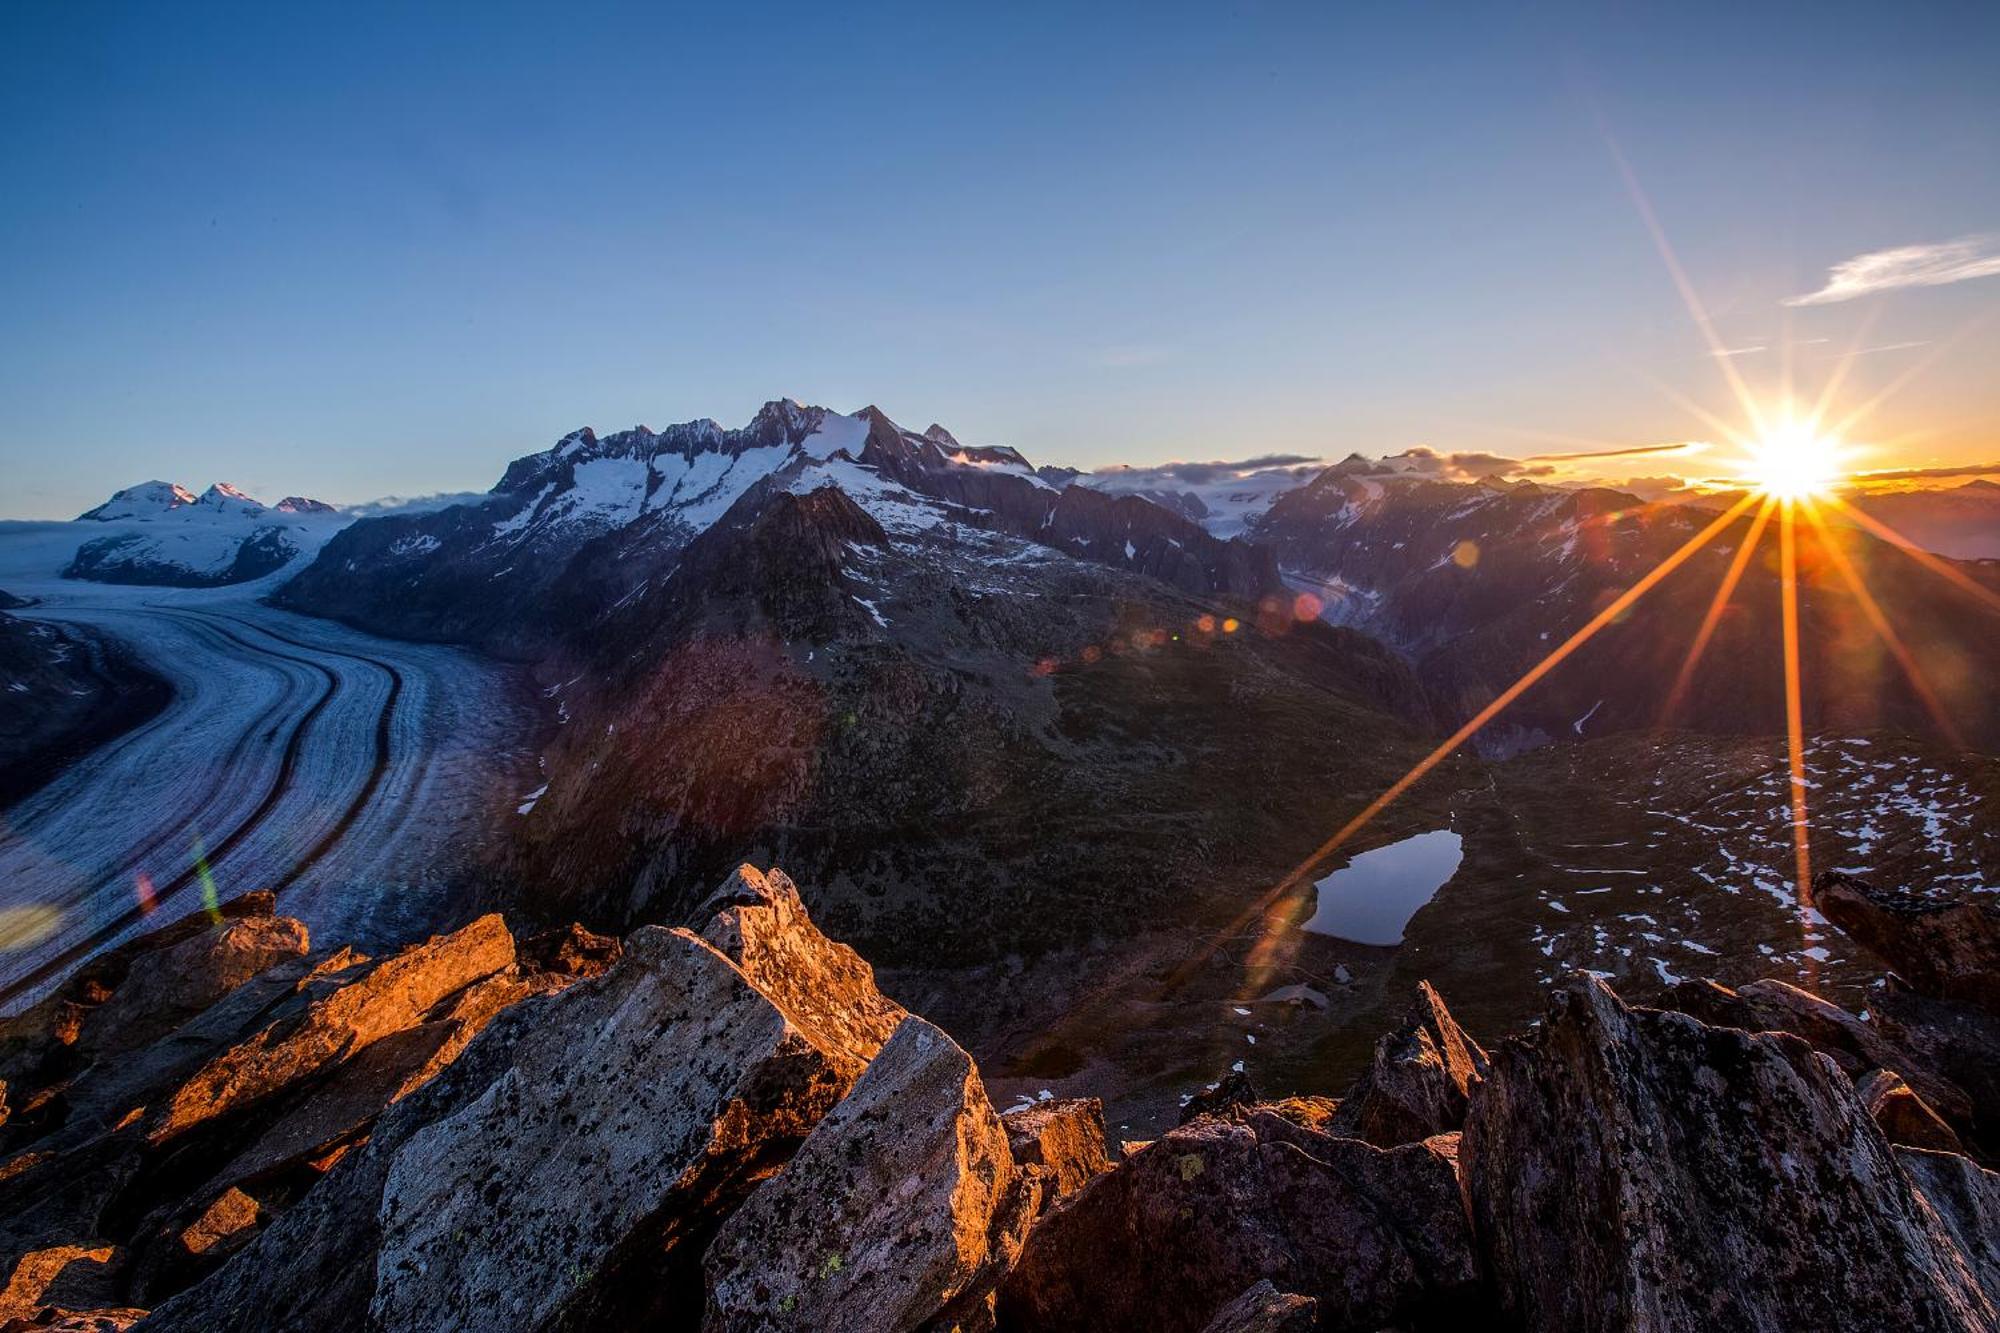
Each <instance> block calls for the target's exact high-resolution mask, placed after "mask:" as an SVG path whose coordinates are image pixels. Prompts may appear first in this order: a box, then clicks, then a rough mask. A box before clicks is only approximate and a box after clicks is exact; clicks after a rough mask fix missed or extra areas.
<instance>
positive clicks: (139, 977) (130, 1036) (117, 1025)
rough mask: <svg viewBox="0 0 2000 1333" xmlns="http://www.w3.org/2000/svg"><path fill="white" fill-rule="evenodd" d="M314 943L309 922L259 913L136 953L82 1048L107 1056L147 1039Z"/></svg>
mask: <svg viewBox="0 0 2000 1333" xmlns="http://www.w3.org/2000/svg"><path fill="white" fill-rule="evenodd" d="M197 919H198V920H204V923H205V919H204V918H197ZM307 944H308V936H307V933H306V928H305V925H304V924H303V923H301V922H298V921H295V920H293V919H292V918H290V917H285V916H253V917H246V918H243V919H240V920H233V921H232V920H224V921H223V922H222V923H221V924H219V925H215V926H212V927H209V928H208V929H205V930H202V931H200V932H198V933H196V934H194V935H192V936H190V937H189V938H187V939H184V940H182V941H180V942H179V943H177V944H173V945H170V946H168V947H166V948H161V949H152V950H148V951H147V952H145V953H142V954H140V955H139V956H138V957H137V958H135V959H133V961H132V965H131V968H130V970H129V971H128V972H127V973H126V975H125V978H124V980H123V981H122V982H120V983H119V985H118V988H117V989H116V990H115V991H113V992H112V993H111V998H110V999H108V1000H106V1001H105V1002H104V1003H103V1004H102V1005H100V1006H98V1007H97V1008H96V1009H95V1010H93V1011H92V1012H91V1013H90V1014H89V1015H88V1016H87V1017H86V1018H85V1019H84V1021H83V1025H82V1030H81V1032H80V1033H79V1035H78V1041H77V1045H78V1048H79V1050H80V1052H81V1053H82V1054H84V1055H85V1056H86V1058H91V1059H102V1058H104V1057H106V1056H111V1055H117V1054H120V1053H122V1052H126V1051H131V1050H135V1049H137V1048H138V1047H141V1046H144V1045H147V1044H149V1043H150V1042H153V1041H155V1040H157V1039H158V1038H160V1037H163V1036H165V1035H166V1034H167V1033H169V1032H171V1031H173V1030H174V1029H175V1028H177V1027H179V1026H180V1025H181V1024H182V1023H185V1022H186V1021H187V1020H188V1019H190V1018H193V1017H194V1016H195V1015H196V1014H199V1013H200V1012H202V1011H203V1010H204V1009H207V1008H208V1007H209V1006H210V1005H212V1004H214V1003H215V1002H216V1001H217V1000H220V999H221V998H222V997H223V996H225V995H227V994H228V993H229V992H230V991H233V990H235V989H236V988H237V987H238V986H240V985H242V984H243V983H244V982H246V981H248V980H250V979H251V978H252V977H254V976H256V975H257V974H259V973H260V972H263V971H264V970H265V969H266V968H269V967H272V966H274V965H275V964H277V963H280V962H283V961H284V960H285V959H287V958H296V957H299V956H301V955H302V954H304V953H305V952H306V948H307Z"/></svg>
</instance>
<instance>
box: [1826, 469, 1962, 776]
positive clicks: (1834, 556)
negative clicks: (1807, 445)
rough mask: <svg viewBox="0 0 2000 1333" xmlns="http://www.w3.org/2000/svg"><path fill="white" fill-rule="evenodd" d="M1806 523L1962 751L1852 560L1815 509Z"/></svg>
mask: <svg viewBox="0 0 2000 1333" xmlns="http://www.w3.org/2000/svg"><path fill="white" fill-rule="evenodd" d="M1806 520H1807V521H1808V522H1810V523H1811V524H1812V525H1813V530H1814V531H1815V532H1816V533H1817V534H1818V535H1819V548H1820V552H1821V553H1822V554H1823V555H1825V556H1826V558H1827V560H1828V562H1829V563H1831V564H1832V565H1833V568H1834V571H1835V572H1836V573H1838V574H1839V575H1840V578H1841V581H1842V582H1843V583H1845V584H1846V585H1847V589H1848V591H1849V592H1851V593H1852V594H1853V595H1854V600H1855V602H1856V603H1858V604H1859V605H1860V607H1861V614H1862V615H1863V616H1864V617H1866V618H1867V621H1868V624H1869V626H1870V627H1871V628H1872V629H1874V631H1875V636H1876V637H1877V638H1879V639H1881V640H1882V643H1883V645H1884V646H1885V647H1887V648H1888V650H1889V655H1890V656H1891V657H1894V658H1895V659H1896V665H1898V666H1900V667H1901V668H1902V669H1903V675H1904V676H1905V677H1907V678H1908V680H1909V682H1910V688H1911V689H1913V690H1915V691H1916V692H1917V698H1918V700H1919V701H1920V702H1921V703H1922V704H1923V706H1924V711H1925V712H1927V713H1929V714H1930V717H1931V721H1933V722H1935V723H1936V724H1937V727H1938V730H1939V731H1941V732H1943V733H1944V737H1945V739H1946V740H1947V741H1949V742H1950V743H1951V745H1952V746H1953V747H1954V748H1956V749H1960V750H1963V749H1965V748H1966V745H1965V739H1964V737H1962V736H1960V735H1959V732H1958V727H1957V725H1956V724H1954V723H1953V722H1952V720H1951V714H1950V713H1949V712H1948V711H1946V709H1945V707H1944V704H1943V703H1942V702H1941V701H1940V700H1939V699H1938V696H1937V691H1935V690H1934V689H1932V688H1931V682H1930V677H1929V676H1927V675H1926V674H1925V673H1924V669H1923V667H1922V665H1921V664H1920V663H1919V662H1918V661H1917V659H1916V655H1915V654H1914V653H1912V652H1911V651H1910V649H1909V647H1908V646H1907V645H1906V644H1904V642H1903V636H1902V635H1900V634H1898V633H1897V632H1896V627H1895V626H1893V625H1891V624H1890V623H1889V617H1888V616H1887V615H1885V614H1884V613H1883V611H1882V607H1881V604H1880V603H1879V602H1877V601H1876V600H1875V594H1873V593H1872V592H1870V591H1869V590H1868V584H1867V582H1866V581H1865V580H1864V579H1863V578H1862V577H1861V571H1860V570H1858V569H1856V568H1855V567H1854V561H1853V560H1852V559H1851V558H1850V557H1849V556H1848V554H1847V552H1846V551H1843V550H1842V549H1841V548H1840V540H1839V537H1838V536H1837V535H1836V534H1835V533H1834V532H1833V530H1832V529H1831V528H1829V527H1828V526H1827V522H1826V519H1825V517H1824V516H1822V515H1821V514H1820V512H1819V509H1818V507H1817V506H1814V505H1807V506H1806Z"/></svg>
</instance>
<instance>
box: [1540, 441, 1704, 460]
mask: <svg viewBox="0 0 2000 1333" xmlns="http://www.w3.org/2000/svg"><path fill="white" fill-rule="evenodd" d="M1706 448H1708V445H1707V444H1705V443H1703V442H1702V441H1700V440H1682V441H1680V442H1679V443H1677V444H1634V445H1629V446H1627V447H1625V448H1622V449H1590V450H1586V451H1584V452H1581V453H1569V454H1530V455H1529V456H1528V461H1529V462H1531V463H1567V462H1572V461H1574V460H1576V459H1580V458H1630V457H1632V456H1633V455H1635V454H1695V453H1700V452H1701V451H1702V450H1704V449H1706Z"/></svg>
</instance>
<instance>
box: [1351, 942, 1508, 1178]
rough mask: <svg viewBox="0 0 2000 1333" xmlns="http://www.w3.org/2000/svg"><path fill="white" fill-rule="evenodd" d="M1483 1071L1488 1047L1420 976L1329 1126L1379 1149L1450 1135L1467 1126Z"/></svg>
mask: <svg viewBox="0 0 2000 1333" xmlns="http://www.w3.org/2000/svg"><path fill="white" fill-rule="evenodd" d="M1485 1072H1486V1052H1485V1051H1483V1050H1481V1049H1480V1048H1479V1043H1478V1042H1476V1041H1474V1040H1473V1039H1472V1038H1471V1037H1469V1036H1467V1035H1466V1033H1465V1030H1464V1029H1463V1028H1461V1027H1459V1025H1458V1024H1457V1022H1456V1021H1454V1020H1453V1018H1452V1016H1451V1013H1450V1011H1448V1010H1447V1009H1446V1008H1445V1007H1444V1000H1443V999H1441V998H1440V997H1439V995H1438V993H1437V991H1435V990H1433V989H1432V988H1431V984H1430V983H1429V982H1427V981H1420V982H1418V983H1417V998H1416V1002H1415V1003H1414V1004H1412V1005H1411V1007H1410V1012H1409V1014H1408V1015H1407V1016H1406V1017H1405V1018H1404V1019H1403V1025H1402V1026H1401V1027H1400V1028H1398V1029H1397V1030H1396V1031H1394V1032H1391V1033H1388V1034H1386V1035H1384V1036H1383V1037H1382V1039H1381V1040H1379V1041H1377V1042H1376V1043H1375V1059H1374V1062H1373V1063H1372V1064H1370V1065H1369V1067H1368V1071H1367V1072H1366V1073H1364V1074H1363V1075H1362V1076H1361V1078H1360V1079H1359V1080H1358V1081H1357V1082H1356V1083H1355V1085H1354V1087H1353V1088H1352V1089H1351V1090H1350V1091H1349V1092H1348V1094H1347V1096H1345V1097H1343V1098H1342V1099H1341V1102H1340V1109H1339V1110H1337V1111H1335V1112H1334V1114H1333V1119H1332V1120H1331V1121H1330V1122H1328V1124H1327V1126H1326V1130H1327V1132H1328V1133H1329V1134H1335V1135H1339V1136H1341V1137H1343V1138H1355V1139H1364V1140H1366V1141H1367V1142H1369V1143H1372V1144H1375V1145H1376V1146H1377V1147H1381V1148H1393V1147H1395V1146H1396V1145H1397V1144H1401V1143H1416V1142H1419V1141H1420V1140H1423V1139H1427V1138H1429V1137H1430V1136H1431V1135H1433V1134H1444V1133H1448V1132H1450V1131H1452V1130H1455V1129H1457V1128H1458V1127H1459V1126H1461V1125H1463V1124H1464V1123H1465V1103H1466V1098H1467V1096H1468V1095H1469V1094H1470V1093H1471V1090H1472V1088H1473V1085H1474V1084H1476V1083H1478V1082H1479V1080H1480V1078H1481V1077H1482V1076H1483V1075H1484V1074H1485Z"/></svg>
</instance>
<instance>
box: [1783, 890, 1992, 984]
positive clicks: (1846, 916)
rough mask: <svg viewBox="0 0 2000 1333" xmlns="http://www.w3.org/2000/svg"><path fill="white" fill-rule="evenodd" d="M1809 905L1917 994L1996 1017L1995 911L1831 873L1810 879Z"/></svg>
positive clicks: (1987, 906) (1981, 904) (1983, 905)
mask: <svg viewBox="0 0 2000 1333" xmlns="http://www.w3.org/2000/svg"><path fill="white" fill-rule="evenodd" d="M1813 903H1814V905H1815V906H1817V907H1818V908H1819V910H1820V911H1821V912H1822V913H1824V914H1825V916H1826V919H1827V920H1829V921H1831V922H1833V924H1834V925H1836V926H1839V927H1840V928H1841V929H1842V930H1843V931H1845V932H1847V933H1848V934H1849V935H1851V936H1853V937H1854V938H1855V939H1856V940H1857V941H1859V942H1860V943H1861V944H1862V945H1863V946H1865V947H1866V948H1867V949H1868V950H1869V951H1870V952H1871V953H1873V954H1875V955H1876V956H1877V957H1878V958H1880V959H1882V961H1884V962H1885V963H1887V964H1888V965H1889V966H1890V967H1892V968H1894V969H1895V970H1896V972H1897V973H1898V974H1899V975H1900V976H1901V977H1902V978H1903V979H1904V980H1905V981H1907V982H1909V983H1910V988H1911V989H1912V990H1914V991H1916V992H1917V993H1918V994H1919V995H1925V996H1929V997H1930V998H1932V999H1937V1000H1956V1001H1959V1002H1961V1003H1965V1004H1971V1005H1977V1006H1978V1007H1980V1008H1982V1009H1985V1010H1986V1011H1987V1012H1989V1013H1994V1014H2000V907H1996V906H1995V905H1993V904H1992V903H1989V902H1971V901H1934V900H1931V899H1926V898H1918V897H1915V896H1914V895H1911V894H1907V893H1899V892H1896V891H1894V890H1889V889H1878V888H1875V887H1873V886H1872V885H1869V884H1867V883H1865V882H1863V881H1862V880H1859V879H1856V878H1855V877H1854V876H1852V875H1843V874H1840V873H1839V872H1837V871H1828V872H1825V873H1822V874H1820V875H1817V876H1815V877H1814V879H1813Z"/></svg>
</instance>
